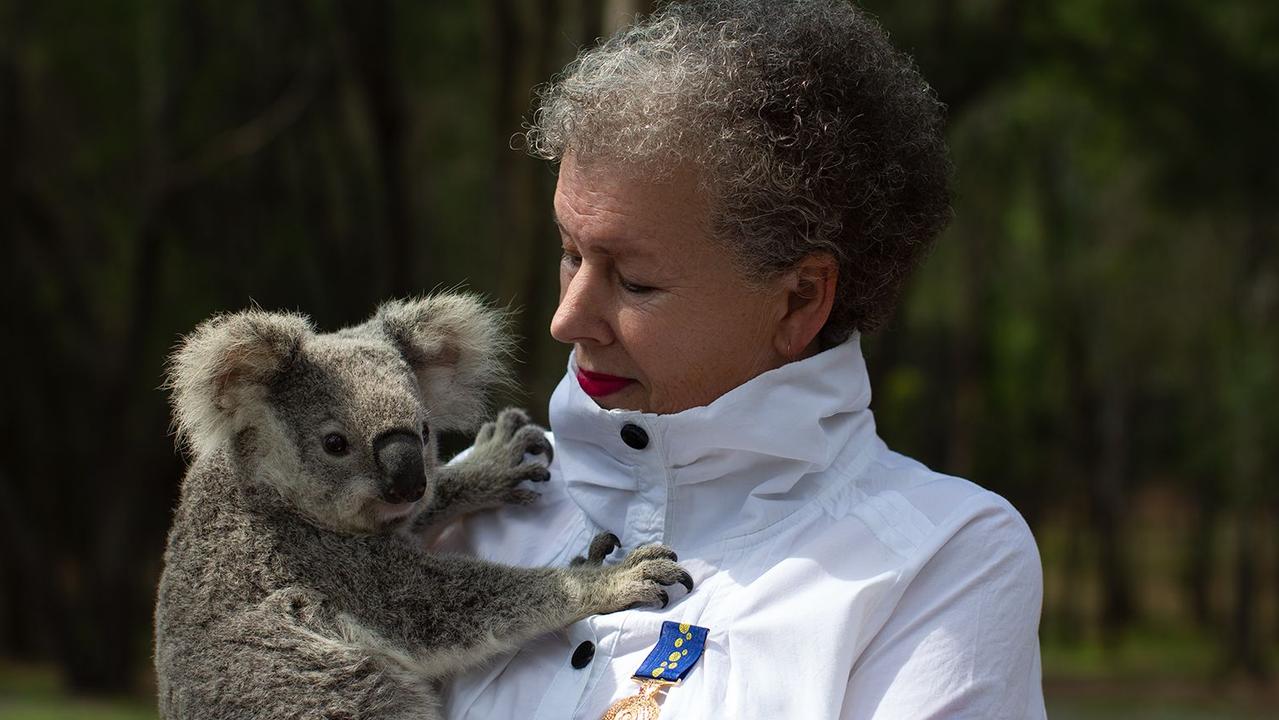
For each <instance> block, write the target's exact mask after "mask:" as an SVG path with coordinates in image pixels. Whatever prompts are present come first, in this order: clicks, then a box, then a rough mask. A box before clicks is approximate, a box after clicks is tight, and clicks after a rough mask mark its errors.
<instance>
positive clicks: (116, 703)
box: [0, 661, 157, 720]
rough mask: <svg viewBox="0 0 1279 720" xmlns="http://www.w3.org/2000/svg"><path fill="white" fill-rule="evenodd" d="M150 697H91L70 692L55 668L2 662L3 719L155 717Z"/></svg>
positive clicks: (140, 719)
mask: <svg viewBox="0 0 1279 720" xmlns="http://www.w3.org/2000/svg"><path fill="white" fill-rule="evenodd" d="M156 717H157V714H156V710H155V702H154V701H153V700H152V699H151V698H131V697H126V698H110V699H88V698H75V697H70V696H68V695H67V693H66V690H65V689H64V688H63V687H62V682H61V680H60V678H59V677H58V674H57V672H56V671H54V670H52V669H50V668H46V667H32V666H28V665H14V664H11V663H7V662H3V661H0V718H3V720H155V718H156Z"/></svg>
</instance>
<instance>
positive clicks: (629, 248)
mask: <svg viewBox="0 0 1279 720" xmlns="http://www.w3.org/2000/svg"><path fill="white" fill-rule="evenodd" d="M551 220H552V221H553V222H554V223H555V227H557V228H559V231H560V232H561V233H562V234H563V235H564V236H566V237H568V238H571V239H573V240H574V241H577V238H576V236H574V235H573V233H571V232H569V230H568V228H566V227H564V223H562V222H560V216H559V213H555V212H552V213H551ZM614 240H616V241H620V243H621V245H622V247H620V248H619V247H613V246H612V244H611V241H614ZM601 243H605V244H601ZM634 245H635V243H632V242H629V241H627V240H625V239H624V238H621V237H612V238H609V239H604V240H597V241H596V242H592V243H591V248H590V249H591V251H592V252H595V253H598V254H600V255H604V256H606V257H610V258H624V257H634V258H640V259H644V258H652V257H657V256H658V253H655V252H652V251H650V250H648V249H647V248H644V247H634Z"/></svg>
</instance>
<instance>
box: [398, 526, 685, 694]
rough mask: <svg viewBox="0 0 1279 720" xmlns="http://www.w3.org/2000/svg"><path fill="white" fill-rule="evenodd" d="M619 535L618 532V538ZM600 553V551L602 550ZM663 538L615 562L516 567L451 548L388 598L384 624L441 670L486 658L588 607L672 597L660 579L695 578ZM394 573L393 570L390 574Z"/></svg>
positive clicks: (604, 608) (612, 608) (610, 608)
mask: <svg viewBox="0 0 1279 720" xmlns="http://www.w3.org/2000/svg"><path fill="white" fill-rule="evenodd" d="M614 540H615V538H614ZM601 557H602V556H601ZM675 559H676V558H675V553H674V552H672V551H671V550H670V549H668V548H665V547H662V546H660V545H650V546H646V547H642V548H640V549H638V550H636V551H635V552H633V553H631V554H630V555H629V556H627V557H626V558H625V559H624V560H623V561H622V562H621V563H619V564H617V565H609V566H601V565H596V564H594V563H585V564H581V565H577V566H574V567H568V568H517V567H510V566H506V565H498V564H494V563H489V562H485V561H482V560H477V559H474V558H468V557H462V556H450V555H428V556H424V557H423V558H422V559H421V563H420V565H419V567H418V572H414V573H411V575H412V577H405V576H404V575H400V576H398V577H397V578H394V579H393V580H394V582H396V583H399V584H401V585H404V584H405V583H408V584H409V585H411V587H410V588H405V589H404V590H403V593H404V594H400V593H399V592H397V593H396V596H395V597H394V598H388V600H391V601H392V603H393V607H392V606H390V605H388V606H386V607H384V608H383V612H382V613H381V616H382V619H383V621H384V622H389V623H390V624H391V627H385V626H384V627H382V628H380V629H379V631H380V632H383V633H388V634H389V635H390V636H392V637H400V638H403V639H404V640H405V641H406V642H407V643H408V644H409V645H410V646H411V647H413V648H414V651H413V652H414V654H415V656H416V657H417V658H418V662H420V663H422V665H423V666H424V667H427V668H435V669H438V674H439V675H445V674H449V673H452V672H453V671H456V670H459V669H462V668H465V667H468V666H471V665H476V664H480V663H483V662H485V661H487V660H489V659H490V658H492V657H493V656H496V655H499V654H501V653H504V652H508V651H510V650H512V649H514V648H516V647H518V646H519V645H521V644H523V643H525V642H527V641H528V640H531V639H532V638H535V637H537V636H539V635H542V634H545V633H547V632H551V631H554V630H557V629H559V628H562V627H565V626H567V625H570V624H572V623H573V622H576V621H578V620H580V619H582V618H584V617H587V616H588V615H594V614H601V613H609V612H616V611H618V610H624V609H626V608H630V607H634V606H637V605H644V604H659V603H660V604H662V605H665V604H666V602H667V593H666V590H665V589H663V586H667V585H673V584H675V583H680V584H683V585H684V586H685V587H687V588H689V589H690V590H691V589H692V585H693V580H692V578H691V577H690V576H689V574H688V573H687V572H686V571H685V570H684V569H683V568H681V567H680V566H679V565H677V564H676V562H675ZM388 579H390V578H388Z"/></svg>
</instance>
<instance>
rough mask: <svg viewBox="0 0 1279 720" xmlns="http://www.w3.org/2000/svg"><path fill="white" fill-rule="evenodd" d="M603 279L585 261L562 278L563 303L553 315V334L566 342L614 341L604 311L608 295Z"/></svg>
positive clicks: (561, 293)
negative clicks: (606, 295) (601, 286)
mask: <svg viewBox="0 0 1279 720" xmlns="http://www.w3.org/2000/svg"><path fill="white" fill-rule="evenodd" d="M601 280H602V278H601V277H600V276H599V273H598V272H596V271H595V269H594V268H590V267H588V265H587V264H586V263H583V265H582V266H581V267H579V268H578V270H577V272H575V273H573V275H571V276H568V277H561V278H560V304H559V307H557V308H555V315H554V316H553V317H552V318H551V337H553V338H555V339H556V340H559V341H560V342H562V343H567V344H578V343H593V344H597V345H607V344H608V343H610V342H612V341H613V331H612V328H611V327H610V326H609V323H608V318H607V317H606V316H605V314H604V309H605V306H606V298H605V297H604V293H603V292H601V290H602V288H600V287H598V285H599V284H600V281H601Z"/></svg>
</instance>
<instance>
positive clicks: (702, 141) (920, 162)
mask: <svg viewBox="0 0 1279 720" xmlns="http://www.w3.org/2000/svg"><path fill="white" fill-rule="evenodd" d="M943 114H944V113H943V106H942V105H941V104H940V103H939V102H938V101H937V99H936V97H935V96H934V94H933V92H932V90H931V88H929V86H928V84H927V83H926V82H925V81H924V80H923V78H922V77H920V75H919V73H918V72H917V71H916V69H915V67H914V64H913V62H912V61H911V59H910V58H909V57H908V56H907V55H905V54H903V53H900V52H898V51H896V50H895V49H893V47H892V46H891V45H890V44H889V42H888V38H887V36H886V35H885V33H884V31H883V29H881V28H880V26H879V24H878V23H877V22H876V21H875V20H874V19H873V18H872V17H870V16H869V15H867V14H866V13H865V12H863V11H861V10H860V9H858V8H856V7H854V6H852V5H850V4H848V3H847V2H843V1H842V0H709V1H705V2H688V3H679V4H672V5H668V6H666V7H664V8H662V9H661V10H659V11H658V12H656V13H655V14H653V15H652V16H650V17H648V18H647V19H645V20H644V21H642V22H640V23H639V24H637V25H634V26H632V27H629V28H625V29H623V30H621V31H619V32H618V33H617V34H615V35H614V36H612V37H611V38H608V39H607V40H605V41H603V42H602V43H601V44H600V45H598V46H597V47H594V48H591V49H588V50H585V51H583V52H582V53H581V54H580V55H578V57H577V59H576V60H574V61H573V62H572V63H570V64H569V65H568V66H567V67H566V68H565V69H564V71H563V72H562V73H561V74H559V75H557V76H556V77H555V78H553V79H552V81H551V82H550V83H548V84H547V85H545V86H543V87H541V88H539V90H538V103H537V106H536V110H535V112H534V114H533V119H532V122H531V123H530V124H529V125H528V126H527V127H526V132H525V136H524V137H525V141H526V142H527V147H528V150H529V152H530V153H532V154H533V155H535V156H538V157H541V158H544V159H547V160H551V161H555V162H558V161H560V160H562V159H563V158H564V157H565V156H566V155H567V154H572V155H573V157H574V158H575V159H576V160H577V161H579V162H586V161H595V160H604V161H619V162H623V163H633V164H637V165H641V166H645V167H647V168H650V169H661V168H673V167H674V166H676V165H678V164H681V163H692V164H693V166H694V167H696V168H698V170H699V173H700V177H701V179H702V180H701V182H702V187H703V190H704V191H706V192H708V193H709V194H710V197H711V198H713V206H714V209H713V218H712V224H713V227H712V232H713V233H714V235H715V237H717V238H718V239H719V240H720V241H721V242H723V243H725V245H726V246H727V247H729V248H731V249H732V250H733V251H734V252H733V256H734V257H735V259H736V260H737V261H738V264H739V266H740V267H741V268H742V269H743V271H744V273H745V274H746V276H747V277H748V278H751V279H755V280H763V279H766V278H769V277H774V276H776V274H777V273H779V272H782V271H785V270H787V269H789V268H792V267H794V266H795V264H796V263H798V262H799V261H800V260H801V259H803V258H804V257H806V256H808V255H810V254H813V253H815V252H825V253H829V254H831V255H833V256H834V257H835V258H836V260H837V261H838V263H839V273H840V275H839V282H838V285H837V291H836V298H835V304H834V307H833V309H832V311H831V316H830V318H829V320H828V321H827V323H826V326H825V327H824V328H823V330H822V339H823V341H824V342H825V343H826V344H827V345H830V344H835V343H838V342H841V341H843V340H844V339H846V338H848V337H849V335H851V333H852V332H854V331H870V330H873V329H875V328H876V327H877V326H879V325H880V324H881V323H882V322H883V321H884V319H885V318H886V317H887V316H888V315H889V314H890V313H891V311H892V308H893V306H894V305H895V303H896V299H897V296H898V294H899V292H900V289H901V286H902V284H903V282H904V280H905V279H906V277H907V276H908V275H909V274H910V272H911V270H913V268H914V267H915V265H916V264H917V263H918V261H919V259H920V258H921V257H922V256H923V254H924V253H925V251H926V250H927V249H928V248H929V247H930V246H931V245H932V242H933V240H934V239H935V238H936V236H937V235H938V234H939V233H940V232H941V230H942V229H943V228H944V227H945V225H946V223H947V222H948V221H949V219H950V195H949V190H948V177H949V163H948V161H947V156H946V145H945V141H944V139H943V137H942V125H943Z"/></svg>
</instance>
